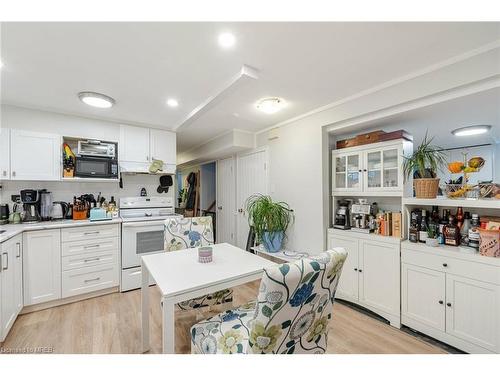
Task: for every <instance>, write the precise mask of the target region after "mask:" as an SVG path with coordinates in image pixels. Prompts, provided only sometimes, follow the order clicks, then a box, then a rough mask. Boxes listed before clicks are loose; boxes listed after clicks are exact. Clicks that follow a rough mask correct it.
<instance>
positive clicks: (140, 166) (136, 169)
mask: <svg viewBox="0 0 500 375" xmlns="http://www.w3.org/2000/svg"><path fill="white" fill-rule="evenodd" d="M150 165H151V164H150V163H140V162H130V161H122V162H120V173H122V174H148V175H152V176H157V175H158V176H161V175H165V174H175V168H176V166H175V164H166V163H164V164H163V170H161V171H158V172H157V173H150V172H149V166H150Z"/></svg>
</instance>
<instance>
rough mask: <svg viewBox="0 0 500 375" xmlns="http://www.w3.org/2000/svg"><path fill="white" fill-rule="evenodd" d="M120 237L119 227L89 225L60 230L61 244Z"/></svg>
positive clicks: (114, 225)
mask: <svg viewBox="0 0 500 375" xmlns="http://www.w3.org/2000/svg"><path fill="white" fill-rule="evenodd" d="M118 236H120V225H118V224H107V225H89V226H85V227H77V228H64V229H62V230H61V239H62V242H68V241H79V240H85V239H92V240H96V239H99V238H107V237H118Z"/></svg>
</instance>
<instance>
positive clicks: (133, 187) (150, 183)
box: [0, 175, 175, 208]
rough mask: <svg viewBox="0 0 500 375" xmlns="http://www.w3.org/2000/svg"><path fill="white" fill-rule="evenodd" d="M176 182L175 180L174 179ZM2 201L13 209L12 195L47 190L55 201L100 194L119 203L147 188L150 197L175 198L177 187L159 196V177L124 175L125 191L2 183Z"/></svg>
mask: <svg viewBox="0 0 500 375" xmlns="http://www.w3.org/2000/svg"><path fill="white" fill-rule="evenodd" d="M174 180H175V179H174ZM174 183H175V181H174ZM1 185H2V189H1V190H0V201H1V202H2V203H9V204H10V205H11V208H12V202H11V199H10V197H11V195H13V194H19V191H20V190H23V189H47V190H48V191H50V192H52V197H53V200H54V201H65V202H72V201H73V197H74V196H77V197H78V196H80V195H82V194H94V196H95V197H96V198H97V195H98V194H99V192H100V193H101V195H102V196H104V197H105V198H106V200H108V201H109V200H110V199H111V196H114V197H115V200H116V201H117V202H118V199H119V198H120V197H136V196H139V195H140V194H141V188H143V187H144V188H146V190H147V193H148V196H169V197H174V196H175V195H174V191H175V190H174V189H175V186H172V187H170V189H169V191H168V193H162V194H158V193H157V191H156V189H157V187H158V185H159V176H149V175H123V189H120V187H119V185H118V183H117V182H62V181H2V182H1Z"/></svg>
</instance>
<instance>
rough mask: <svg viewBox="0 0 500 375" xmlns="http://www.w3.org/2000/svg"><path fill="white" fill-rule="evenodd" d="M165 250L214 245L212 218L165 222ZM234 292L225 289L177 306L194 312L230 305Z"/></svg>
mask: <svg viewBox="0 0 500 375" xmlns="http://www.w3.org/2000/svg"><path fill="white" fill-rule="evenodd" d="M164 241H165V246H164V248H165V250H166V251H176V250H182V249H189V248H193V247H199V246H207V245H212V244H213V243H214V233H213V230H212V218H211V217H210V216H202V217H186V218H181V219H179V218H172V219H166V220H165V240H164ZM232 301H233V290H232V289H225V290H221V291H218V292H215V293H211V294H207V295H204V296H202V297H197V298H194V299H191V300H188V301H183V302H180V303H178V304H177V306H178V307H179V308H180V309H181V310H192V309H197V308H202V307H209V306H214V305H220V304H224V303H230V302H232Z"/></svg>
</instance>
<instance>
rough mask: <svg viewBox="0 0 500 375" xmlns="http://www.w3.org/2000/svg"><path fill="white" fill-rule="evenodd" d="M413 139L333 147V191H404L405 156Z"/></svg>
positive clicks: (394, 193)
mask: <svg viewBox="0 0 500 375" xmlns="http://www.w3.org/2000/svg"><path fill="white" fill-rule="evenodd" d="M412 149H413V146H412V142H409V141H405V140H396V141H387V142H380V143H373V144H369V145H365V146H356V147H350V148H345V149H339V150H333V151H332V193H349V194H351V193H353V195H356V194H359V193H363V194H365V195H370V194H374V195H403V192H404V190H405V184H404V176H403V172H402V168H401V166H402V163H403V156H407V155H409V154H411V152H412Z"/></svg>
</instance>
